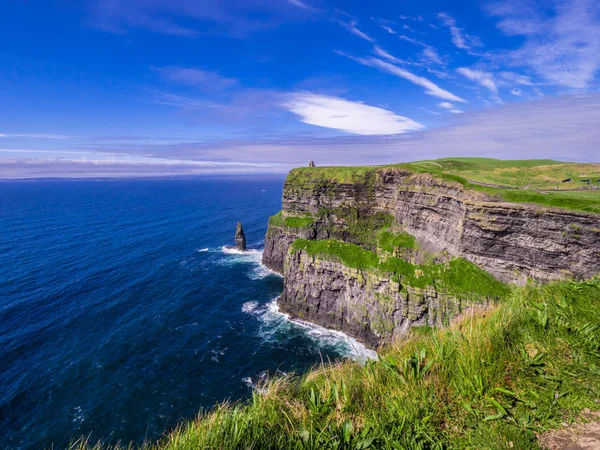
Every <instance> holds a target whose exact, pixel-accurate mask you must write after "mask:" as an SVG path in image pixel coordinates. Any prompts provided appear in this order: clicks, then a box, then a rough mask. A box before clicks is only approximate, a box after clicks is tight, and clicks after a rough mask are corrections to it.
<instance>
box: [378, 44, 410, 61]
mask: <svg viewBox="0 0 600 450" xmlns="http://www.w3.org/2000/svg"><path fill="white" fill-rule="evenodd" d="M373 53H375V54H376V55H377V56H380V57H382V58H385V59H387V60H388V61H391V62H394V63H396V64H406V61H404V60H402V59H398V58H396V57H395V56H394V55H391V54H389V53H388V52H386V51H385V50H384V49H382V48H381V47H379V46H377V45H376V46H375V47H373Z"/></svg>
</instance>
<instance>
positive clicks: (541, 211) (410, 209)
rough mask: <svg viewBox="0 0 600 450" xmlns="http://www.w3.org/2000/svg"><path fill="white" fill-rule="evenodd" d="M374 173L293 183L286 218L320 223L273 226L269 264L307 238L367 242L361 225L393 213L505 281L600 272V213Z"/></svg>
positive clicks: (434, 243) (431, 243)
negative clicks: (356, 231)
mask: <svg viewBox="0 0 600 450" xmlns="http://www.w3.org/2000/svg"><path fill="white" fill-rule="evenodd" d="M370 177H371V178H370V179H366V180H362V181H358V182H353V183H340V182H337V181H335V180H326V179H317V180H314V179H312V180H311V179H309V180H306V181H303V180H294V179H292V180H288V181H287V182H286V185H285V188H284V194H283V213H284V215H285V214H288V215H298V214H310V215H312V216H314V217H315V221H314V223H313V224H312V225H311V226H310V227H309V228H308V229H305V230H301V231H299V230H287V229H285V227H283V228H279V229H277V227H273V228H270V229H269V233H268V234H267V239H266V244H265V254H264V255H265V256H264V258H265V262H268V263H269V264H270V265H271V267H274V268H276V269H277V270H280V271H281V268H282V267H283V261H284V260H285V256H286V253H287V247H288V245H289V243H291V242H293V240H294V239H295V238H296V237H300V236H302V237H306V236H314V237H313V239H327V238H336V239H341V240H345V241H349V242H355V243H357V244H360V245H363V244H364V242H361V237H360V236H358V238H357V236H353V232H352V227H353V225H354V224H355V223H357V221H360V220H361V219H362V220H366V221H367V222H368V220H370V219H372V218H374V217H375V218H376V217H377V216H378V215H379V216H384V215H389V216H390V218H391V219H392V221H393V225H394V226H395V227H398V228H401V229H403V230H405V231H406V232H408V233H410V234H412V235H414V236H415V237H416V238H417V239H418V240H419V242H420V243H421V245H422V246H423V247H424V248H427V249H430V250H433V251H444V250H445V251H447V252H449V253H450V254H451V255H453V256H459V257H463V258H466V259H467V260H469V261H472V262H474V263H476V264H477V265H479V266H480V267H482V268H484V269H486V270H487V271H489V272H490V273H492V274H493V275H494V276H496V277H497V278H498V279H501V280H504V281H512V282H517V283H524V282H526V281H527V279H534V280H540V281H548V280H554V279H561V278H565V277H574V278H589V277H592V276H594V275H595V274H597V273H599V272H600V217H599V216H598V215H596V214H585V213H579V212H575V211H569V210H563V209H553V208H546V207H543V206H539V205H527V204H516V203H506V202H502V201H500V200H499V199H497V198H494V197H491V196H488V195H486V194H483V193H479V192H475V191H468V190H466V189H464V188H463V186H462V185H460V184H459V183H456V182H451V181H444V180H441V179H438V178H435V177H433V176H432V175H429V174H413V173H411V172H409V171H406V170H402V169H381V170H380V171H377V172H374V173H373V174H372V175H370ZM367 226H368V225H367ZM317 236H318V237H317Z"/></svg>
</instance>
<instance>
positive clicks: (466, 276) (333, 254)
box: [291, 235, 508, 299]
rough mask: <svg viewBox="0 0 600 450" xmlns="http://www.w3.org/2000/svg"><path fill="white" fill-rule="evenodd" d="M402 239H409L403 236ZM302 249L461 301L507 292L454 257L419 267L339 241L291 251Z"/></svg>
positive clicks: (301, 243)
mask: <svg viewBox="0 0 600 450" xmlns="http://www.w3.org/2000/svg"><path fill="white" fill-rule="evenodd" d="M400 238H402V239H406V238H405V237H404V236H403V235H400ZM300 250H304V251H306V252H307V253H308V254H309V255H311V256H315V257H318V258H321V259H325V260H330V261H338V262H341V263H342V264H344V265H345V266H347V267H351V268H354V269H360V270H365V271H376V272H379V273H382V274H389V275H390V276H391V277H392V278H394V279H396V280H398V281H399V282H400V283H401V284H403V285H408V286H411V287H417V288H426V287H428V286H436V287H437V288H438V289H439V290H440V291H443V292H446V293H448V294H451V295H455V296H459V297H461V298H478V299H480V298H482V297H487V298H500V297H504V296H505V295H506V294H507V293H508V287H507V286H506V285H505V284H504V283H501V282H499V281H498V280H496V279H495V278H494V277H493V276H491V275H490V274H489V273H487V272H486V271H484V270H482V269H480V268H479V267H478V266H477V265H475V264H473V263H471V262H469V261H467V260H465V259H463V258H454V259H452V260H451V261H449V262H448V263H444V264H419V265H417V264H411V263H410V262H408V261H406V260H404V259H402V258H397V257H394V256H385V257H380V256H379V255H378V254H376V253H374V252H372V251H369V250H365V249H364V248H362V247H360V246H358V245H355V244H350V243H348V242H342V241H337V240H321V241H309V240H306V239H297V240H296V241H294V243H293V244H292V249H291V251H292V252H296V251H300Z"/></svg>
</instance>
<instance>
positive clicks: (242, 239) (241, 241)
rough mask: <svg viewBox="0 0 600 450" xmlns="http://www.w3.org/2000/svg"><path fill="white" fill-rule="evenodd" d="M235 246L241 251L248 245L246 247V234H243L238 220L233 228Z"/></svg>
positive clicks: (242, 228)
mask: <svg viewBox="0 0 600 450" xmlns="http://www.w3.org/2000/svg"><path fill="white" fill-rule="evenodd" d="M235 247H236V248H237V249H238V250H241V251H242V252H243V251H246V250H247V249H248V247H246V235H245V234H244V227H242V222H238V224H237V228H236V230H235Z"/></svg>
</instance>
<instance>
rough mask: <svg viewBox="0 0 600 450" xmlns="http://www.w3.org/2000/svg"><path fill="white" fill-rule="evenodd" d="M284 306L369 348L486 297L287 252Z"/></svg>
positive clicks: (432, 323)
mask: <svg viewBox="0 0 600 450" xmlns="http://www.w3.org/2000/svg"><path fill="white" fill-rule="evenodd" d="M284 276H285V287H284V291H283V294H282V295H281V297H280V298H279V300H278V304H279V307H280V309H281V310H282V311H284V312H286V313H289V314H290V315H292V316H293V317H297V318H300V319H302V320H306V321H309V322H313V323H318V324H319V325H321V326H324V327H326V328H332V329H336V330H340V331H343V332H344V333H346V334H348V335H350V336H353V337H355V338H356V339H357V340H359V341H360V342H363V343H365V344H366V345H367V346H368V347H370V348H377V347H378V346H379V345H381V344H384V343H389V342H392V341H394V340H395V339H398V338H400V337H401V336H402V335H404V334H405V333H406V332H407V331H408V329H409V328H410V327H412V326H423V325H427V326H444V325H447V324H448V322H449V320H450V319H451V318H452V317H454V316H456V315H457V314H459V313H461V312H463V311H464V310H465V309H467V308H470V307H477V306H485V305H487V304H488V303H489V302H490V300H493V299H490V298H486V297H482V298H479V299H477V300H476V301H473V300H472V299H461V298H456V297H453V296H451V295H447V294H445V293H444V292H440V291H438V290H437V289H436V288H435V287H433V286H429V287H427V288H425V289H421V288H416V287H411V286H403V285H402V284H401V283H399V282H397V281H394V280H392V279H391V278H390V277H388V276H386V275H385V274H376V273H373V272H370V271H363V270H359V269H352V268H349V267H346V266H344V265H343V264H340V263H337V262H331V261H326V260H321V259H319V258H314V257H311V256H309V255H308V254H307V253H306V252H304V251H298V252H295V253H293V254H290V255H289V257H288V258H287V260H286V266H285V272H284Z"/></svg>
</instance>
